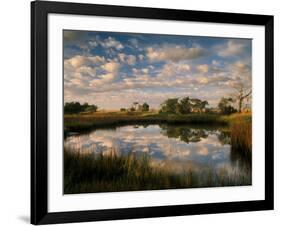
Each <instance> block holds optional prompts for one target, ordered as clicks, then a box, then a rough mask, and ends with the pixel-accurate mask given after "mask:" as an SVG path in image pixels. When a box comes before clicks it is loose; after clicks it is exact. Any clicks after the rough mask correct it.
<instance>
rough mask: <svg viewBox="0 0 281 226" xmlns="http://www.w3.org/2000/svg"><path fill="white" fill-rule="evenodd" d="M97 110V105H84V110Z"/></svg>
mask: <svg viewBox="0 0 281 226" xmlns="http://www.w3.org/2000/svg"><path fill="white" fill-rule="evenodd" d="M97 110H98V106H96V105H94V104H93V105H88V107H86V108H85V109H84V111H90V112H96V111H97Z"/></svg>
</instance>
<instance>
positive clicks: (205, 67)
mask: <svg viewBox="0 0 281 226" xmlns="http://www.w3.org/2000/svg"><path fill="white" fill-rule="evenodd" d="M196 68H197V71H198V72H199V73H202V74H205V73H207V72H208V71H209V66H208V64H200V65H197V67H196Z"/></svg>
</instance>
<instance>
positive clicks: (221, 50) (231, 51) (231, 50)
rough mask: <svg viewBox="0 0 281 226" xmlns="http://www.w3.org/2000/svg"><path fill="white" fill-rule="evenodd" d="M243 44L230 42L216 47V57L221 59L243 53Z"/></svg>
mask: <svg viewBox="0 0 281 226" xmlns="http://www.w3.org/2000/svg"><path fill="white" fill-rule="evenodd" d="M245 47H246V45H245V43H244V42H242V41H233V40H230V41H228V42H227V43H226V44H223V45H220V46H217V47H216V48H217V51H218V55H219V56H221V57H231V56H238V55H240V54H242V53H243V52H244V51H245Z"/></svg>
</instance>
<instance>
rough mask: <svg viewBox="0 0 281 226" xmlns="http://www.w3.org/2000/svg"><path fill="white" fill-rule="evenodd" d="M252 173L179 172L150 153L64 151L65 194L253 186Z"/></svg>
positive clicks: (205, 170)
mask: <svg viewBox="0 0 281 226" xmlns="http://www.w3.org/2000/svg"><path fill="white" fill-rule="evenodd" d="M249 184H251V179H250V177H249V176H243V175H240V174H239V173H234V174H230V173H229V172H228V171H227V169H223V168H222V169H221V170H219V171H217V172H216V171H215V170H214V169H212V168H205V169H203V170H201V171H196V170H192V169H190V170H188V171H187V172H184V173H182V174H177V173H174V172H172V171H170V170H169V169H165V168H163V167H152V165H151V159H150V157H149V156H148V155H147V154H143V155H141V156H136V155H134V154H129V155H117V154H115V152H114V151H113V152H112V154H111V155H106V156H104V155H102V154H81V153H78V152H73V151H71V150H66V149H65V150H64V193H65V194H73V193H92V192H116V191H136V190H155V189H176V188H196V187H214V186H234V185H249Z"/></svg>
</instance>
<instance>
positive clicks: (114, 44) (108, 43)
mask: <svg viewBox="0 0 281 226" xmlns="http://www.w3.org/2000/svg"><path fill="white" fill-rule="evenodd" d="M100 44H101V45H102V47H105V48H115V49H116V50H121V49H123V48H124V46H123V45H122V43H121V42H119V41H117V40H116V39H115V38H112V37H108V38H107V39H105V40H104V41H101V42H100Z"/></svg>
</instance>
